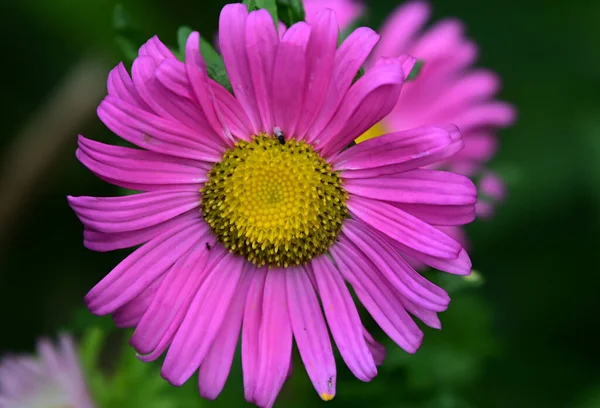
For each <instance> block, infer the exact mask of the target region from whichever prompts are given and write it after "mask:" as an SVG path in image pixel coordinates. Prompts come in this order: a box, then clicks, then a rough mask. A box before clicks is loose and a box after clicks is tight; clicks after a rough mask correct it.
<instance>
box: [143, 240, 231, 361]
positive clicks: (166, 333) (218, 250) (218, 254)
mask: <svg viewBox="0 0 600 408" xmlns="http://www.w3.org/2000/svg"><path fill="white" fill-rule="evenodd" d="M205 239H206V237H205V238H204V239H202V240H201V241H200V242H199V245H198V246H199V247H201V246H202V245H203V244H204V247H206V241H205ZM215 241H216V240H215V238H212V241H211V240H209V243H210V244H209V245H210V246H211V247H212V249H211V250H210V254H209V255H208V257H209V259H208V261H207V262H206V264H205V266H203V269H200V273H198V276H192V277H190V278H191V279H192V281H191V282H189V283H190V286H189V287H186V291H185V299H182V300H183V303H181V307H179V309H178V311H177V313H176V314H175V315H174V316H173V318H172V319H171V321H170V323H169V325H168V326H167V327H166V328H165V327H164V326H163V327H162V328H163V331H162V333H161V334H162V335H161V338H160V341H159V342H158V345H157V346H156V348H155V349H154V350H153V351H152V352H150V353H149V354H138V356H137V357H138V358H139V359H140V360H142V361H145V362H149V361H154V360H156V359H157V358H159V357H160V356H161V355H162V354H163V353H164V352H165V350H166V349H167V348H168V347H169V346H170V345H171V343H172V341H173V338H174V337H175V334H176V332H177V331H178V330H179V327H180V326H181V322H182V321H183V319H184V318H185V316H186V314H187V312H188V309H189V306H190V303H191V302H192V300H193V299H194V296H195V295H196V294H197V292H198V288H199V287H200V285H202V283H203V282H204V280H205V279H206V276H207V274H208V273H209V272H211V271H212V270H213V268H214V267H215V265H217V264H219V263H220V262H222V261H223V259H224V258H226V257H228V256H229V251H227V249H225V247H224V246H223V245H221V244H219V243H218V242H215ZM187 262H188V263H189V262H190V261H189V260H188V261H187ZM196 266H202V265H200V264H198V263H197V264H196ZM170 275H171V274H169V276H170ZM176 277H177V275H175V276H173V277H172V278H173V279H174V278H176ZM186 285H187V283H186ZM164 289H167V288H164ZM159 299H160V298H159Z"/></svg>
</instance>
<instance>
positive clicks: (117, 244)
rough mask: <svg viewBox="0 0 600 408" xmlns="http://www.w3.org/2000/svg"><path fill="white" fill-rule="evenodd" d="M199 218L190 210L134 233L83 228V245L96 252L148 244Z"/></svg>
mask: <svg viewBox="0 0 600 408" xmlns="http://www.w3.org/2000/svg"><path fill="white" fill-rule="evenodd" d="M199 218H200V211H198V210H197V209H192V210H190V211H187V212H185V213H183V214H181V215H178V216H177V217H174V218H171V219H170V220H167V221H164V222H161V223H158V224H156V225H154V226H151V227H147V228H143V229H139V230H135V231H129V232H120V233H107V232H100V231H96V230H94V229H90V228H85V229H84V230H83V245H84V246H85V247H86V248H87V249H91V250H92V251H98V252H108V251H114V250H116V249H123V248H130V247H134V246H137V245H140V244H143V243H145V242H148V241H150V240H151V239H153V238H155V237H157V236H159V235H160V234H163V233H164V232H166V231H168V230H170V229H172V228H175V227H177V225H179V224H181V223H182V222H186V221H188V220H194V219H195V220H197V219H199Z"/></svg>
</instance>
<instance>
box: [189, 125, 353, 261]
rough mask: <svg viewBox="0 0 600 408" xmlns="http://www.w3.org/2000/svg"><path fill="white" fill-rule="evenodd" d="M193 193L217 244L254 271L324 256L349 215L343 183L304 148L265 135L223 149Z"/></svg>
mask: <svg viewBox="0 0 600 408" xmlns="http://www.w3.org/2000/svg"><path fill="white" fill-rule="evenodd" d="M200 191H201V193H202V204H201V209H202V214H203V217H204V220H205V221H206V222H207V223H208V225H209V226H210V228H211V229H212V231H213V232H214V233H215V235H216V236H217V238H218V239H219V241H220V242H222V243H223V245H225V247H226V248H227V249H229V251H230V252H235V253H237V254H239V255H242V256H244V257H245V258H246V259H247V260H249V261H250V262H252V263H254V264H256V265H257V266H263V265H268V266H276V267H288V266H296V265H301V264H303V263H306V262H307V261H309V260H311V259H312V258H313V257H315V256H317V255H319V254H322V253H324V252H325V251H327V249H328V248H329V247H330V246H331V245H332V244H333V243H334V242H335V240H336V238H337V236H338V234H339V232H340V230H341V228H342V222H343V221H344V219H345V218H346V217H347V216H348V210H347V209H346V201H347V199H348V194H347V193H346V191H345V190H344V189H343V188H342V179H341V178H340V176H339V174H338V172H334V171H333V170H332V169H331V165H330V164H329V163H327V162H326V161H325V160H323V159H322V158H321V156H319V155H318V153H316V152H315V151H314V150H313V148H312V146H311V145H309V144H307V143H305V142H303V141H295V140H294V139H291V140H288V141H286V142H285V143H281V142H279V141H278V140H277V138H273V137H270V136H268V135H265V134H260V135H258V136H254V137H253V138H252V141H250V142H246V141H239V142H237V143H236V145H235V146H234V147H233V148H231V149H229V150H228V151H226V152H225V154H224V155H223V158H222V160H221V161H220V162H219V163H217V164H215V165H214V166H213V168H212V169H211V171H210V172H209V176H208V181H207V182H206V184H205V185H204V188H203V189H202V190H200Z"/></svg>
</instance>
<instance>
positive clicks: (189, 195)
mask: <svg viewBox="0 0 600 408" xmlns="http://www.w3.org/2000/svg"><path fill="white" fill-rule="evenodd" d="M67 199H68V201H69V205H70V206H71V208H73V210H74V211H75V212H76V213H77V216H78V217H79V219H80V220H81V222H82V223H83V224H84V225H85V226H86V227H88V228H91V229H93V230H96V231H100V232H108V233H110V232H112V233H119V232H129V231H136V230H140V229H144V228H148V227H153V226H155V225H158V224H160V223H162V222H164V221H168V220H170V219H172V218H174V217H176V216H178V215H181V214H183V213H185V212H187V211H189V210H192V209H194V208H198V207H199V206H200V193H195V192H191V191H181V192H175V191H166V192H163V191H156V192H151V193H140V194H133V195H129V196H123V197H72V196H68V197H67Z"/></svg>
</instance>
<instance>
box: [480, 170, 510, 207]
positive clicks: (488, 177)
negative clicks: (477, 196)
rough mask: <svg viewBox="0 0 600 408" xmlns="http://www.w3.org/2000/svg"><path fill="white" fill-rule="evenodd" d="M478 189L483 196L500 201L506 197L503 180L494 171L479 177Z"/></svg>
mask: <svg viewBox="0 0 600 408" xmlns="http://www.w3.org/2000/svg"><path fill="white" fill-rule="evenodd" d="M479 189H480V191H481V193H482V194H483V195H484V196H487V197H491V198H493V199H494V200H498V201H501V200H504V198H505V197H506V187H505V185H504V181H502V179H501V178H500V177H498V176H497V175H496V174H494V173H486V174H484V175H483V177H481V180H479Z"/></svg>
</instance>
